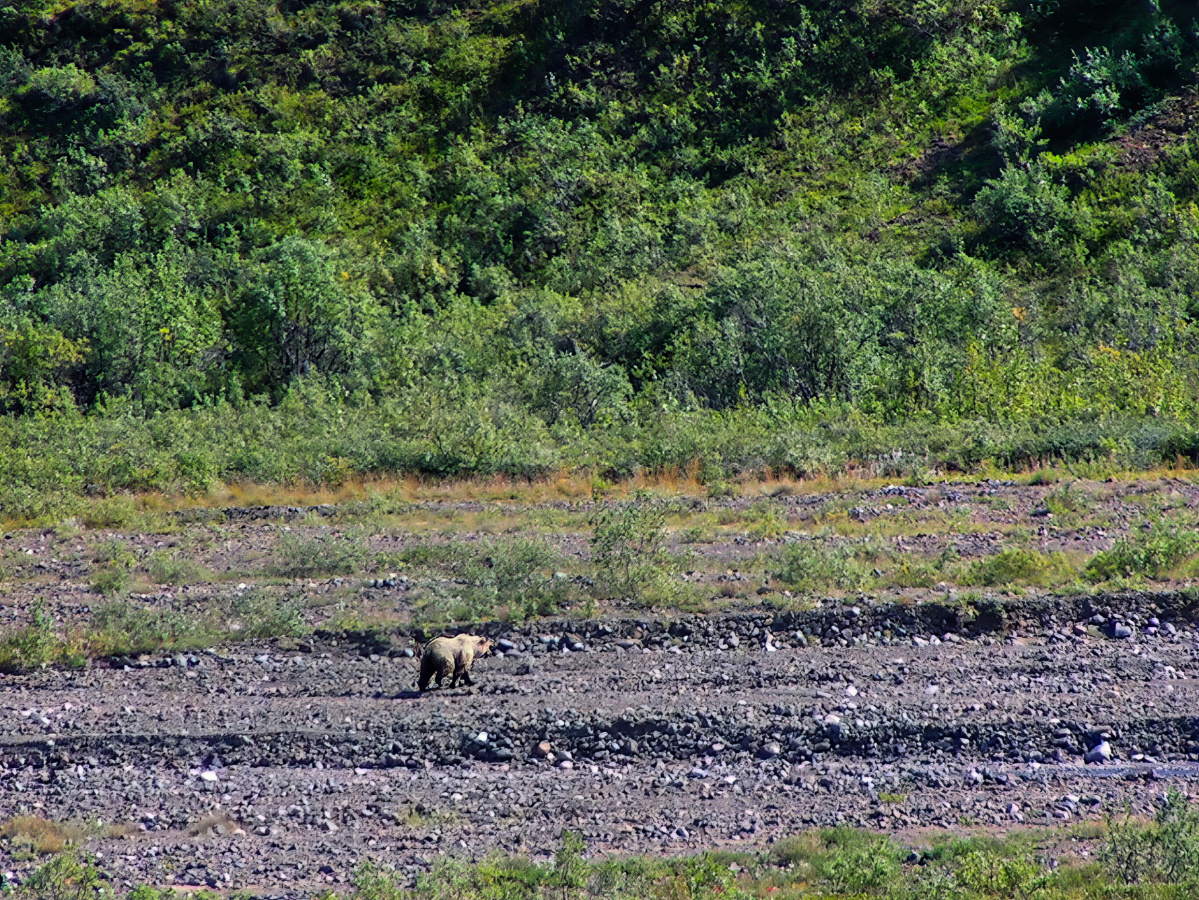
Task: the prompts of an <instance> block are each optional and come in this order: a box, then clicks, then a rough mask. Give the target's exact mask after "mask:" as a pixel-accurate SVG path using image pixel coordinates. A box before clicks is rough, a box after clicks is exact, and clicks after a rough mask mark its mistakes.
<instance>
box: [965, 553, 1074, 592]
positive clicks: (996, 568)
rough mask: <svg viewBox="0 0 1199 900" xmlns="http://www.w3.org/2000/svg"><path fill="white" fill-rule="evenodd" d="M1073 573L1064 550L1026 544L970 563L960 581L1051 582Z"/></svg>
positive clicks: (992, 584) (990, 584)
mask: <svg viewBox="0 0 1199 900" xmlns="http://www.w3.org/2000/svg"><path fill="white" fill-rule="evenodd" d="M1072 577H1074V570H1073V568H1072V567H1071V565H1070V561H1069V560H1068V559H1067V558H1066V556H1065V554H1063V553H1049V554H1045V553H1040V552H1039V551H1037V550H1030V549H1027V548H1024V547H1009V548H1007V549H1005V550H1001V551H999V552H998V553H996V554H995V555H994V556H988V557H986V558H985V559H979V560H975V561H974V562H972V563H970V565H968V566H967V567H966V570H965V572H964V573H963V574H962V578H961V583H962V584H966V585H981V586H983V587H1001V586H1003V585H1009V584H1011V585H1052V584H1060V583H1062V582H1064V581H1068V580H1070V579H1071V578H1072Z"/></svg>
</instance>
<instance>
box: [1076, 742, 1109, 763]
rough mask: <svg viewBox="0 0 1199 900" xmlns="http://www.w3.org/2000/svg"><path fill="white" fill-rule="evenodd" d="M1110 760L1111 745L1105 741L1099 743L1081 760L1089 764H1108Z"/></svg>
mask: <svg viewBox="0 0 1199 900" xmlns="http://www.w3.org/2000/svg"><path fill="white" fill-rule="evenodd" d="M1111 758H1112V745H1111V744H1109V743H1108V742H1107V741H1100V742H1099V744H1098V745H1096V746H1095V747H1092V748H1091V749H1090V750H1088V751H1087V752H1086V753H1085V754H1084V755H1083V760H1084V761H1085V762H1089V763H1104V762H1110V761H1111Z"/></svg>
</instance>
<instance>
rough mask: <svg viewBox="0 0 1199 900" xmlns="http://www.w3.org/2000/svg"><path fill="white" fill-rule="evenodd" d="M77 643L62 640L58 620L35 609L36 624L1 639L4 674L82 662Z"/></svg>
mask: <svg viewBox="0 0 1199 900" xmlns="http://www.w3.org/2000/svg"><path fill="white" fill-rule="evenodd" d="M79 650H80V648H79V646H78V645H77V643H76V642H75V641H72V640H68V639H65V638H62V637H60V636H59V635H58V634H57V632H56V630H55V627H54V620H53V618H51V616H50V615H49V613H47V612H46V611H45V610H44V609H42V608H41V607H40V606H39V607H35V608H34V610H33V616H32V622H31V623H30V624H28V625H26V626H24V627H23V628H18V629H17V630H16V631H13V632H12V633H10V634H8V635H6V636H4V637H2V638H0V672H23V671H27V670H29V669H37V668H41V667H42V666H48V665H52V664H55V663H74V662H77V661H78V660H79V658H80V657H79Z"/></svg>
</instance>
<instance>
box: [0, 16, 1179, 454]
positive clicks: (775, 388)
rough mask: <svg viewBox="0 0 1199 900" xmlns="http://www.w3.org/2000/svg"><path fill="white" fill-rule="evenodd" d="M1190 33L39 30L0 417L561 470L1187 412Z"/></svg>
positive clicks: (1163, 28)
mask: <svg viewBox="0 0 1199 900" xmlns="http://www.w3.org/2000/svg"><path fill="white" fill-rule="evenodd" d="M1197 28H1199V25H1197V23H1196V18H1195V13H1194V11H1193V8H1192V6H1191V5H1190V4H1187V3H1183V2H1173V3H1171V2H1165V0H1162V2H1160V3H1158V2H1150V3H1144V2H1138V3H1121V2H1108V3H1100V4H1096V3H1092V2H1081V0H1063V2H1053V3H1040V2H1037V3H1028V2H1018V0H992V2H984V0H927V2H922V3H917V4H911V3H899V2H895V0H822V2H815V0H813V2H805V3H793V4H780V3H777V2H773V0H744V2H737V3H726V2H716V0H697V2H687V3H684V2H678V0H659V2H635V0H591V2H573V0H572V2H567V0H517V2H504V3H500V2H486V0H462V2H455V3H440V2H410V3H409V2H374V0H348V2H340V3H334V2H327V0H320V2H314V3H307V4H300V3H272V2H265V0H239V2H237V3H234V2H228V0H223V2H213V0H182V2H166V0H163V2H146V0H53V2H46V0H18V2H16V3H15V4H14V5H11V6H8V7H6V8H4V9H3V10H0V33H2V34H4V35H5V38H4V40H0V44H3V45H4V46H3V47H0V123H2V124H0V151H2V155H0V211H2V212H0V330H2V331H3V334H4V338H5V340H4V344H3V349H2V350H0V409H2V410H3V411H4V412H7V413H11V414H15V415H18V416H22V415H28V414H31V413H39V412H41V413H44V412H54V411H58V412H59V413H61V414H74V413H73V412H72V410H75V409H83V410H103V409H105V408H108V407H111V406H112V404H114V403H116V402H117V401H118V400H121V399H122V398H123V401H125V405H124V406H121V407H120V409H121V410H122V411H123V413H129V412H131V411H132V412H134V413H136V414H137V415H142V414H144V413H147V412H153V411H155V410H171V409H179V408H183V409H186V408H194V407H197V406H203V405H212V404H214V403H231V404H233V405H234V406H241V405H243V404H245V403H246V402H247V401H248V400H249V399H250V398H258V400H260V401H262V402H266V403H276V402H278V401H280V400H282V399H283V398H284V397H286V396H288V395H289V393H293V394H294V392H295V389H296V388H297V386H298V385H299V384H301V383H303V384H306V385H308V389H311V388H312V386H313V385H315V384H320V385H321V386H322V390H326V391H328V392H330V396H331V397H333V398H335V402H337V403H349V404H351V405H353V406H354V408H358V409H361V408H362V405H363V404H390V407H389V408H390V409H391V413H390V415H392V417H393V420H394V421H396V422H413V421H417V420H427V419H428V417H429V414H430V410H440V411H443V412H444V413H445V414H446V415H462V414H463V411H470V414H471V415H472V416H473V417H474V420H475V421H476V424H477V423H478V421H482V420H486V421H488V422H490V423H492V425H494V426H495V427H496V428H499V429H500V430H501V431H503V430H504V429H509V430H511V431H513V432H519V433H525V434H533V435H534V438H535V439H536V440H541V438H537V437H536V436H537V435H543V436H547V437H545V440H547V441H548V440H551V438H552V439H553V440H557V441H559V442H560V441H562V440H569V439H570V437H569V435H575V436H578V435H584V434H586V435H595V434H596V433H602V434H606V435H619V434H620V433H621V429H627V428H629V427H635V426H636V425H637V423H643V422H645V421H647V417H648V420H656V419H658V418H660V417H661V416H663V415H672V414H673V413H672V412H671V411H686V410H712V411H720V410H735V409H741V410H744V409H749V408H763V409H769V408H777V406H778V405H779V404H784V405H788V406H789V407H790V408H793V409H797V410H801V411H803V414H804V415H809V414H811V415H815V416H816V417H817V418H819V417H820V416H821V415H824V414H825V413H823V412H821V411H822V410H823V411H828V410H832V411H833V413H832V415H833V417H834V418H838V417H842V416H843V415H844V413H845V411H847V410H849V411H852V412H853V414H855V415H860V416H864V417H865V419H866V420H868V421H871V422H880V423H886V422H898V421H904V420H906V419H909V418H910V417H912V416H917V417H920V418H925V419H931V420H933V421H938V422H956V421H960V420H976V419H984V420H990V421H999V422H1023V421H1028V420H1029V419H1031V418H1034V417H1041V416H1052V417H1059V418H1060V417H1063V416H1064V417H1067V418H1075V419H1079V418H1081V419H1094V418H1095V417H1100V418H1102V417H1105V416H1107V417H1110V416H1114V415H1120V416H1133V417H1141V416H1150V417H1164V418H1167V419H1186V418H1187V417H1188V416H1189V415H1190V414H1191V410H1192V407H1193V406H1194V404H1193V398H1194V396H1195V389H1196V386H1197V375H1199V368H1197V366H1196V360H1197V359H1199V357H1197V356H1196V344H1195V336H1194V328H1193V322H1194V319H1195V315H1196V311H1197V310H1196V297H1197V296H1199V293H1197V288H1199V250H1197V249H1196V234H1197V229H1199V214H1197V209H1196V198H1197V197H1199V160H1197V159H1196V155H1197V151H1199V137H1196V136H1195V129H1194V120H1195V115H1196V112H1197V111H1199V99H1197V97H1196V94H1195V92H1194V85H1195V81H1196V63H1197V60H1199V55H1197V54H1199V32H1197ZM337 398H340V399H337ZM130 404H132V405H130ZM812 411H815V412H812ZM564 435H565V436H564ZM452 442H453V441H451V443H452ZM433 443H437V441H433ZM443 443H444V441H443ZM459 449H460V448H459ZM449 455H451V456H454V455H455V454H454V453H450V454H449ZM495 455H496V454H495V452H493V451H492V450H489V449H487V448H482V449H480V450H478V451H477V452H475V453H474V456H473V457H472V458H474V459H475V460H476V463H471V462H470V460H469V459H467V460H465V461H461V460H460V461H459V462H458V463H454V464H453V465H448V464H443V462H444V461H443V462H438V461H437V460H433V461H431V462H429V463H428V467H429V468H431V469H432V470H437V471H440V470H447V469H455V470H458V469H467V470H469V469H472V468H474V469H485V468H487V467H488V466H486V465H482V464H480V463H478V462H477V461H478V460H480V459H483V458H487V459H492V460H493V461H494V457H495ZM461 456H463V454H462V453H457V456H456V457H455V458H457V457H461ZM466 456H470V453H467V454H466ZM384 464H385V463H384ZM405 464H407V463H405ZM418 467H419V466H418Z"/></svg>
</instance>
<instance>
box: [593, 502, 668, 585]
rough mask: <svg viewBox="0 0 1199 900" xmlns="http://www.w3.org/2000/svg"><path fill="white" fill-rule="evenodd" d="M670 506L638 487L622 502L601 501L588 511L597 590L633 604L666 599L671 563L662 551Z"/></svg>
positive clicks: (663, 549) (663, 550)
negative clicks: (626, 501)
mask: <svg viewBox="0 0 1199 900" xmlns="http://www.w3.org/2000/svg"><path fill="white" fill-rule="evenodd" d="M671 511H672V508H671V506H670V504H668V503H666V502H664V501H661V500H657V499H655V498H653V497H651V496H650V495H649V494H648V493H646V492H643V491H639V492H638V493H637V494H636V495H635V496H634V497H633V499H632V500H631V501H630V502H628V503H624V504H618V503H610V502H607V501H600V502H599V503H597V504H596V507H595V511H594V512H593V513H592V515H591V520H590V525H591V528H592V534H591V551H592V564H593V565H594V567H595V573H596V591H597V592H598V593H599V594H601V595H602V596H604V597H610V598H615V599H624V600H628V601H629V602H631V603H633V604H634V605H638V606H655V605H659V604H662V603H664V602H666V601H668V599H669V598H670V596H671V594H672V591H673V590H674V589H675V588H676V585H674V583H673V576H674V574H675V566H674V565H673V564H672V563H673V561H672V560H671V558H670V557H669V555H668V554H667V553H666V552H665V541H666V519H667V517H668V516H669V515H670V513H671Z"/></svg>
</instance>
